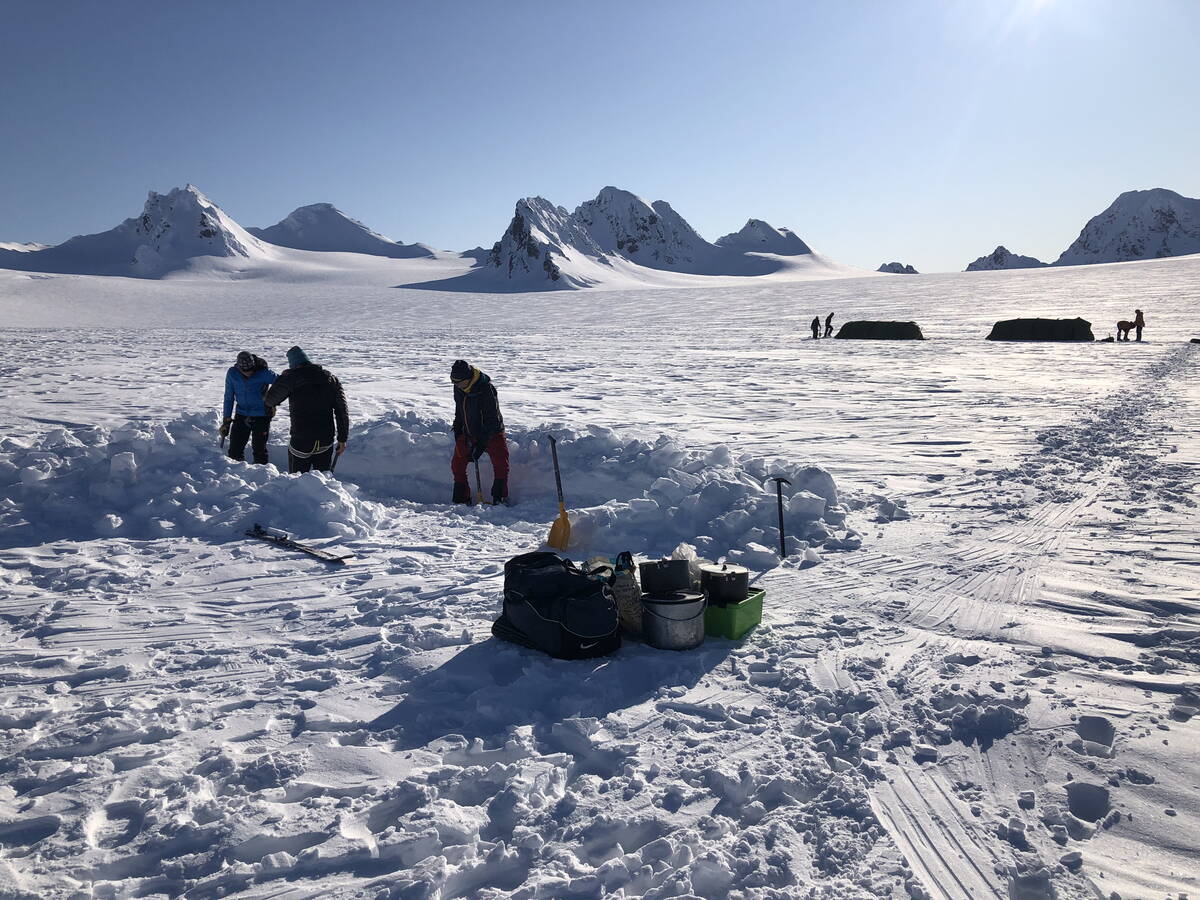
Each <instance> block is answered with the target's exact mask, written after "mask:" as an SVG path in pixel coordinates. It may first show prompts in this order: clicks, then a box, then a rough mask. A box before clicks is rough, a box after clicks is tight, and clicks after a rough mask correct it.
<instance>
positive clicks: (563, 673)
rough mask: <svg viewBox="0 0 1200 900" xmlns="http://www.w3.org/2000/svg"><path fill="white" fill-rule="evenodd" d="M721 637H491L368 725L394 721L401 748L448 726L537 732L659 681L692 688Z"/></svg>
mask: <svg viewBox="0 0 1200 900" xmlns="http://www.w3.org/2000/svg"><path fill="white" fill-rule="evenodd" d="M731 646H732V645H730V644H727V643H726V642H724V641H721V642H714V643H711V644H709V645H708V646H701V647H699V648H697V649H695V650H690V651H685V652H675V651H671V650H655V649H653V648H651V647H648V646H646V645H644V644H638V643H626V644H625V645H624V646H622V647H621V649H620V650H618V651H617V652H616V653H615V654H613V655H612V656H607V657H602V658H600V659H589V660H559V659H553V658H552V657H549V656H546V655H545V654H542V653H538V652H537V651H535V650H529V649H528V648H525V647H518V646H516V645H514V644H508V643H504V642H502V641H498V640H496V639H495V638H489V639H488V640H486V641H484V642H483V643H480V644H472V645H471V646H470V647H467V648H466V649H465V650H463V651H462V652H460V653H458V654H457V655H455V656H454V658H453V659H450V660H449V661H447V662H446V663H445V664H443V665H442V666H441V667H439V668H437V669H434V670H433V671H432V672H428V673H426V674H425V675H421V676H418V677H417V678H416V679H414V680H413V682H412V683H411V684H410V685H409V686H408V688H409V689H408V693H407V695H406V696H405V698H404V699H403V700H402V701H400V703H399V704H397V705H396V706H395V707H393V708H392V709H390V710H388V711H387V712H386V713H384V714H383V715H381V716H379V717H378V718H377V719H375V720H374V721H373V722H371V723H370V725H369V726H368V727H369V728H370V729H371V730H373V731H384V730H389V729H395V733H396V739H397V744H398V748H399V749H405V750H411V749H414V748H416V747H423V746H425V745H426V744H428V743H429V742H430V741H433V740H436V739H438V738H441V737H446V736H447V735H451V734H460V735H462V736H463V737H466V738H481V739H483V740H484V742H485V743H488V744H491V743H493V742H503V740H504V739H505V738H506V737H507V734H508V730H509V728H511V727H513V726H516V725H533V726H534V730H535V731H536V732H538V733H539V736H541V735H542V733H544V732H549V731H550V730H551V729H552V728H553V726H554V725H555V723H558V722H561V721H562V720H564V719H568V718H572V717H584V718H602V717H603V716H606V715H608V714H609V713H611V712H614V711H616V710H620V709H626V708H628V707H631V706H636V705H638V704H639V703H643V702H644V701H646V700H648V699H650V698H651V697H653V696H654V694H655V693H656V692H657V691H658V689H659V688H660V687H663V686H680V687H684V688H690V687H692V686H693V685H695V684H696V683H697V682H698V681H699V680H700V679H701V678H703V677H704V675H705V674H706V673H708V672H710V671H712V670H713V669H714V668H716V667H717V666H718V665H720V664H721V663H722V662H724V661H725V659H726V658H727V657H728V655H729V651H730V648H731Z"/></svg>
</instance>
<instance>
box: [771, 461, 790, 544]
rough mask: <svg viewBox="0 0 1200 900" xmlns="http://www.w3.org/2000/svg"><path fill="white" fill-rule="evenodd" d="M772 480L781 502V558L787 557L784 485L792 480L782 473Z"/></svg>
mask: <svg viewBox="0 0 1200 900" xmlns="http://www.w3.org/2000/svg"><path fill="white" fill-rule="evenodd" d="M771 481H773V482H775V497H776V500H777V502H778V504H779V558H780V559H787V539H786V536H785V535H784V532H783V486H784V485H785V484H787V485H790V484H791V482H790V481H788V480H787V479H786V478H784V477H783V476H781V475H776V476H775V477H773V478H772V479H771Z"/></svg>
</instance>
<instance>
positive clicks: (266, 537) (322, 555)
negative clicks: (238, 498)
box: [246, 522, 354, 565]
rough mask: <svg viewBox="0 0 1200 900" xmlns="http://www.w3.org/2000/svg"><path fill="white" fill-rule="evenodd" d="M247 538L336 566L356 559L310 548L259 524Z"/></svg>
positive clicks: (282, 533) (247, 534)
mask: <svg viewBox="0 0 1200 900" xmlns="http://www.w3.org/2000/svg"><path fill="white" fill-rule="evenodd" d="M246 537H252V538H258V539H259V540H263V541H267V542H268V543H271V544H275V545H276V546H279V547H285V548H286V549H288V550H298V551H299V552H301V553H307V554H308V555H309V556H313V557H316V558H317V559H319V560H322V561H324V562H327V563H333V564H335V565H342V564H344V563H345V562H346V560H348V559H353V558H354V554H353V553H343V554H340V555H339V554H337V553H331V552H329V551H328V550H322V549H321V548H319V547H310V546H309V545H308V544H300V543H297V542H296V541H293V540H292V536H291V535H290V534H288V533H287V532H286V531H281V530H280V529H278V528H271V527H270V526H268V527H266V528H264V527H263V526H261V525H259V524H258V523H257V522H255V523H254V527H253V528H251V529H250V530H249V531H247V532H246Z"/></svg>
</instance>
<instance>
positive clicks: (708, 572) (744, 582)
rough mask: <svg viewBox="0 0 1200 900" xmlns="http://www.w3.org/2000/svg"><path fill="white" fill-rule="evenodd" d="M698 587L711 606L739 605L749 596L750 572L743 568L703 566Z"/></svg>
mask: <svg viewBox="0 0 1200 900" xmlns="http://www.w3.org/2000/svg"><path fill="white" fill-rule="evenodd" d="M700 587H701V589H702V590H703V591H704V592H705V593H706V594H708V602H709V603H711V604H712V605H713V606H729V605H730V604H732V603H741V602H742V601H743V600H745V599H746V597H747V596H749V594H750V570H749V569H747V568H744V567H743V566H731V565H728V564H726V565H722V566H717V565H703V566H701V567H700Z"/></svg>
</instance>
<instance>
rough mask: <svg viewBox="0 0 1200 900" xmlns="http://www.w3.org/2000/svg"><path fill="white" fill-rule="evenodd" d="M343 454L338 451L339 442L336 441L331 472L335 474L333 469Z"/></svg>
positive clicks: (330, 465)
mask: <svg viewBox="0 0 1200 900" xmlns="http://www.w3.org/2000/svg"><path fill="white" fill-rule="evenodd" d="M341 456H342V454H340V453H338V449H337V444H336V443H335V444H334V445H333V462H331V463H330V464H329V474H331V475H332V474H333V470H334V469H336V468H337V461H338V460H339V459H340V458H341ZM351 477H353V476H351Z"/></svg>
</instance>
